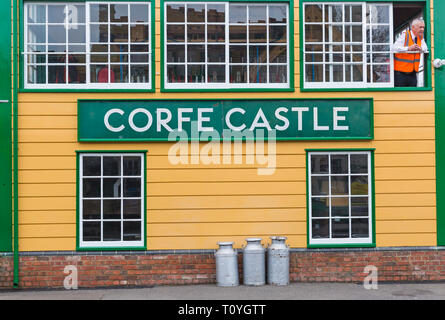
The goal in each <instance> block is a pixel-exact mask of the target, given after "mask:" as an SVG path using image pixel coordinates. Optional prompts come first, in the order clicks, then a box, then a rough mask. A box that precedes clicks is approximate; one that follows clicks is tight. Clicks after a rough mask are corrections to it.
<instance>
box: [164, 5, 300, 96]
mask: <svg viewBox="0 0 445 320" xmlns="http://www.w3.org/2000/svg"><path fill="white" fill-rule="evenodd" d="M172 3H174V4H184V5H185V8H186V9H185V12H184V15H185V17H184V18H185V21H184V22H176V23H170V22H167V5H169V4H172ZM187 4H192V5H198V4H204V5H206V7H205V8H206V9H205V10H206V12H207V4H212V5H225V22H219V23H218V22H210V23H209V22H207V14H206V21H205V22H187ZM231 4H235V5H247V7H249V6H266V7H267V18H266V24H263V23H261V24H255V23H249V22H248V21H247V22H246V23H236V24H235V23H230V22H229V6H230V5H231ZM274 5H284V6H286V21H287V22H286V23H285V24H284V23H277V24H273V25H274V26H275V25H276V26H284V25H285V26H286V45H285V46H286V54H287V57H286V58H287V62H286V63H270V62H269V46H270V45H274V43H272V42H266V43H249V32H248V31H247V41H246V44H245V45H246V46H247V57H249V46H251V45H265V46H266V47H267V61H266V63H261V64H260V63H239V65H243V66H244V65H246V66H247V82H246V83H230V66H229V65H236V63H230V62H229V48H230V45H231V43H230V39H229V26H233V25H239V26H251V25H261V26H264V25H265V26H266V29H267V37H269V36H268V34H269V31H268V30H269V25H270V24H269V19H268V17H269V6H274ZM289 6H290V5H289V2H286V1H283V2H260V3H249V2H231V1H224V2H205V1H203V2H194V1H165V2H164V22H163V23H164V35H163V37H164V39H165V41H164V44H163V46H164V47H163V50H164V61H163V65H164V77H163V78H164V79H163V80H162V81H163V83H164V88H165V89H265V88H267V89H289V88H290V84H291V81H290V77H293V75H291V74H290V69H291V68H290V63H293V61H292V62H291V61H290V56H291V54H290V50H293V48H290V45H289V44H290V43H291V41H290V37H291V36H293V35H290V34H289V32H290V31H289V29H290V23H293V21H289V10H293V8H289ZM247 10H249V9H247ZM248 15H249V13H248V11H247V17H248ZM168 24H171V25H174V24H176V25H185V39H184V43H167V40H166V39H167V25H168ZM188 24H205V25H206V28H205V42H193V43H192V44H193V45H200V44H201V45H205V59H206V60H207V44H215V45H217V44H219V45H223V43H222V42H209V43H208V42H207V24H211V25H216V24H220V25H224V26H225V42H224V46H225V62H224V65H225V82H224V83H223V82H221V83H208V82H207V77H205V78H206V79H205V80H206V82H199V83H187V82H185V83H177V82H175V83H169V82H168V74H167V70H168V69H167V65H175V64H176V65H185V72H184V74H185V77H186V79H187V65H190V64H191V65H198V64H202V65H205V66H207V65H209V64H210V65H211V64H218V63H209V64H208V63H207V62H206V61H204V62H199V63H198V62H187V49H185V61H184V62H179V63H172V62H167V44H184V45H185V47H187V44H188V42H187V25H188ZM234 44H237V43H232V45H234ZM278 45H280V44H278ZM283 46H284V44H283ZM250 65H262V66H266V69H267V79H269V67H270V66H275V65H276V66H286V69H287V75H286V77H287V78H286V79H287V81H286V82H284V83H269V82H266V83H249V82H248V81H249V72H250V71H249V66H250ZM268 81H269V80H268Z"/></svg>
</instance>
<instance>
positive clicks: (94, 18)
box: [90, 4, 108, 22]
mask: <svg viewBox="0 0 445 320" xmlns="http://www.w3.org/2000/svg"><path fill="white" fill-rule="evenodd" d="M90 22H108V4H90Z"/></svg>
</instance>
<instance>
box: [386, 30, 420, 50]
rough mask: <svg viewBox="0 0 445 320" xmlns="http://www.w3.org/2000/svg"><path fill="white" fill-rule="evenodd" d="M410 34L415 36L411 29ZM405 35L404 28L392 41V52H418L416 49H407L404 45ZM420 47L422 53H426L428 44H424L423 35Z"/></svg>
mask: <svg viewBox="0 0 445 320" xmlns="http://www.w3.org/2000/svg"><path fill="white" fill-rule="evenodd" d="M411 36H412V37H415V35H414V33H413V32H412V31H411ZM405 37H406V30H405V31H403V32H402V33H401V34H400V35H399V37H398V38H397V40H396V42H394V44H393V45H392V51H393V52H408V53H409V52H412V53H418V52H417V51H408V47H405ZM413 42H414V38H413ZM421 48H422V52H423V53H427V52H428V46H427V45H426V42H425V37H424V38H423V39H422V42H421Z"/></svg>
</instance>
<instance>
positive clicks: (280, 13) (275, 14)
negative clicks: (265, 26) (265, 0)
mask: <svg viewBox="0 0 445 320" xmlns="http://www.w3.org/2000/svg"><path fill="white" fill-rule="evenodd" d="M286 16H287V14H286V7H285V6H269V23H286V22H287V18H286Z"/></svg>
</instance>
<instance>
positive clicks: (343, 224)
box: [332, 219, 349, 238]
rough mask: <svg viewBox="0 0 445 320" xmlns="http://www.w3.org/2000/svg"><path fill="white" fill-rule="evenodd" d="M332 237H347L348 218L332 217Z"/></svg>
mask: <svg viewBox="0 0 445 320" xmlns="http://www.w3.org/2000/svg"><path fill="white" fill-rule="evenodd" d="M332 238H349V219H332Z"/></svg>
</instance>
